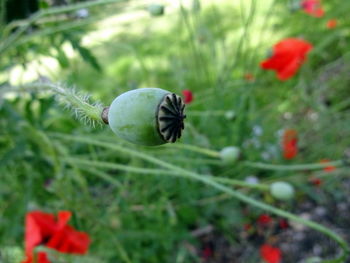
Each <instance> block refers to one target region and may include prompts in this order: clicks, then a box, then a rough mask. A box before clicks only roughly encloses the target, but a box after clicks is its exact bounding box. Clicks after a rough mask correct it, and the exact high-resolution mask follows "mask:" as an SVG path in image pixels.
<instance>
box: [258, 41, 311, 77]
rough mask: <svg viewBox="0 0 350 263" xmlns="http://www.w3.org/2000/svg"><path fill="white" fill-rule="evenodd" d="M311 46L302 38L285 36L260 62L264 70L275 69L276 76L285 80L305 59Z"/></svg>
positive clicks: (294, 72) (291, 75)
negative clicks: (271, 52) (268, 55)
mask: <svg viewBox="0 0 350 263" xmlns="http://www.w3.org/2000/svg"><path fill="white" fill-rule="evenodd" d="M312 48H313V46H312V45H311V44H310V43H309V42H307V41H305V40H302V39H298V38H287V39H284V40H282V41H280V42H278V43H277V44H276V45H274V47H273V55H272V56H271V57H270V58H268V59H266V60H264V61H263V62H261V64H260V66H261V67H262V68H263V69H266V70H275V71H276V73H277V78H278V79H280V80H287V79H289V78H291V77H293V76H294V75H295V74H296V72H297V70H298V69H299V68H300V66H301V65H302V64H303V63H304V61H305V60H306V55H307V53H308V52H309V51H311V50H312Z"/></svg>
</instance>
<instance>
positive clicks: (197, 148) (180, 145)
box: [165, 143, 220, 158]
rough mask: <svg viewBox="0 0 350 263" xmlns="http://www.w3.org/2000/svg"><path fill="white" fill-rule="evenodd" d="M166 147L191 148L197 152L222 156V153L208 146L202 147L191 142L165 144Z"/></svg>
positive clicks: (215, 156)
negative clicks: (207, 147)
mask: <svg viewBox="0 0 350 263" xmlns="http://www.w3.org/2000/svg"><path fill="white" fill-rule="evenodd" d="M165 147H169V148H170V147H171V148H177V149H185V150H190V151H192V152H197V153H201V154H204V155H207V156H210V157H213V158H220V154H219V152H217V151H214V150H210V149H206V148H201V147H198V146H194V145H190V144H180V143H177V144H172V145H170V146H168V145H167V146H165Z"/></svg>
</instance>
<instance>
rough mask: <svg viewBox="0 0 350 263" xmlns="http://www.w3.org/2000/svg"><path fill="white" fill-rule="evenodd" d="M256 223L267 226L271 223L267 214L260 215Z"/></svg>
mask: <svg viewBox="0 0 350 263" xmlns="http://www.w3.org/2000/svg"><path fill="white" fill-rule="evenodd" d="M257 222H258V223H259V224H261V225H267V224H270V223H271V222H272V218H271V217H270V216H269V215H267V214H261V215H260V216H259V217H258V219H257Z"/></svg>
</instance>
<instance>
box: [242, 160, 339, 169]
mask: <svg viewBox="0 0 350 263" xmlns="http://www.w3.org/2000/svg"><path fill="white" fill-rule="evenodd" d="M244 165H246V166H249V167H253V168H259V169H264V170H274V171H305V170H320V169H323V168H326V167H328V166H335V167H341V166H343V165H344V163H343V161H341V160H338V161H332V162H327V163H309V164H290V165H282V164H268V163H259V162H249V161H245V162H244Z"/></svg>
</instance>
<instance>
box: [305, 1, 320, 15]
mask: <svg viewBox="0 0 350 263" xmlns="http://www.w3.org/2000/svg"><path fill="white" fill-rule="evenodd" d="M301 6H302V8H303V10H304V12H305V13H307V14H309V15H311V16H314V17H322V16H323V15H324V10H323V8H322V6H321V2H320V1H319V0H304V1H302V4H301Z"/></svg>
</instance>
